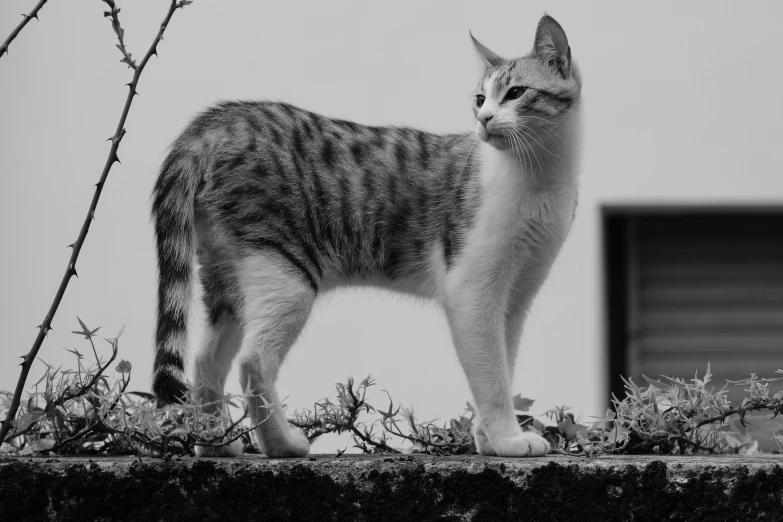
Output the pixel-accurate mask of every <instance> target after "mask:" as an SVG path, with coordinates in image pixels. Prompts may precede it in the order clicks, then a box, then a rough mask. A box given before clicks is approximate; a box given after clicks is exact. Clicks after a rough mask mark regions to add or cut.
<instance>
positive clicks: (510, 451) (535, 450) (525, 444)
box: [476, 431, 550, 457]
mask: <svg viewBox="0 0 783 522" xmlns="http://www.w3.org/2000/svg"><path fill="white" fill-rule="evenodd" d="M479 433H482V432H481V431H477V434H479ZM483 439H484V440H483V441H482V442H485V443H486V445H485V446H480V445H479V444H480V440H481V439H480V437H476V448H477V449H478V451H479V453H481V454H482V455H496V456H498V457H541V456H542V455H546V454H547V453H548V452H549V448H550V446H549V441H547V440H546V439H545V438H544V437H542V436H541V435H538V434H537V433H532V432H530V431H526V432H524V433H522V434H520V435H516V436H514V437H508V438H506V439H500V440H496V441H495V443H494V444H490V443H489V439H488V438H487V437H486V435H484V437H483ZM485 451H486V452H485Z"/></svg>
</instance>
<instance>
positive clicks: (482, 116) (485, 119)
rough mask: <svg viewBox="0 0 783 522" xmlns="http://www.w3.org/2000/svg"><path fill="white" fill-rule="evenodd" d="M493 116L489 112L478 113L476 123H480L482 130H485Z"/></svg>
mask: <svg viewBox="0 0 783 522" xmlns="http://www.w3.org/2000/svg"><path fill="white" fill-rule="evenodd" d="M493 116H494V114H492V113H491V112H484V113H481V112H480V113H479V114H478V116H477V118H478V121H479V122H480V123H481V125H483V126H484V128H486V127H487V124H488V123H489V120H491V119H492V117H493Z"/></svg>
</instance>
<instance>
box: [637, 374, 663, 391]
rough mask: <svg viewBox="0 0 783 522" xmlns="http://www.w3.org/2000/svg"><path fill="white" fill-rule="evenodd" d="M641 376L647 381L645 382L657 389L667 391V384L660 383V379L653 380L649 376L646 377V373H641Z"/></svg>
mask: <svg viewBox="0 0 783 522" xmlns="http://www.w3.org/2000/svg"><path fill="white" fill-rule="evenodd" d="M642 377H644V380H645V381H647V384H649V385H650V386H652V387H653V388H658V389H659V390H664V391H668V390H669V388H670V386H669V385H667V384H665V383H662V382H661V381H654V380H652V379H650V378H649V377H647V376H646V375H642Z"/></svg>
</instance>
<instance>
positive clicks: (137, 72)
mask: <svg viewBox="0 0 783 522" xmlns="http://www.w3.org/2000/svg"><path fill="white" fill-rule="evenodd" d="M103 1H104V2H105V3H106V4H107V5H108V6H109V8H110V9H111V11H108V12H106V13H104V14H105V15H106V16H107V17H108V18H110V19H111V22H112V29H113V30H114V32H115V34H116V35H117V38H118V39H119V41H120V44H119V45H118V46H117V47H118V48H119V49H120V51H121V52H122V53H123V60H122V61H123V62H124V63H127V64H128V65H129V66H130V67H131V68H132V69H133V80H131V82H130V83H129V84H128V87H129V90H128V96H127V98H126V100H125V106H124V108H123V110H122V115H121V116H120V121H119V122H118V124H117V129H116V130H115V132H114V135H113V136H112V137H111V138H109V140H108V141H111V148H110V149H109V156H108V158H107V159H106V163H105V165H104V167H103V172H102V173H101V176H100V179H99V180H98V183H96V184H95V192H94V194H93V197H92V201H91V202H90V208H89V209H88V210H87V216H86V217H85V219H84V223H83V224H82V227H81V230H80V231H79V236H78V238H77V239H76V241H74V242H73V243H72V244H71V245H69V247H71V248H72V251H71V257H70V259H69V260H68V265H67V268H66V269H65V274H64V275H63V278H62V280H61V281H60V286H59V287H58V289H57V293H56V294H55V297H54V301H53V302H52V304H51V306H50V307H49V311H48V313H47V314H46V316H45V317H44V319H43V321H41V324H40V325H39V326H38V335H37V336H36V338H35V342H34V343H33V346H32V348H31V349H30V351H29V352H28V353H27V354H26V355H24V356H22V363H21V366H22V371H21V373H20V375H19V380H18V382H17V385H16V390H15V391H14V395H13V397H12V398H11V402H10V405H9V408H8V411H7V414H6V416H5V420H4V421H3V424H2V426H0V441H2V440H4V439H5V437H6V435H7V434H8V432H9V431H10V430H11V427H12V421H13V419H14V418H15V416H16V413H17V410H18V408H19V404H20V401H21V397H22V392H23V390H24V385H25V382H26V381H27V376H28V374H29V373H30V367H31V366H32V364H33V361H34V360H35V358H36V356H37V355H38V350H39V349H40V348H41V345H42V344H43V341H44V339H45V338H46V336H47V334H48V333H49V330H51V329H52V326H51V325H52V320H53V319H54V316H55V314H56V313H57V309H58V308H59V306H60V302H61V301H62V298H63V295H65V290H66V288H68V283H69V282H70V280H71V277H73V276H75V275H77V274H76V261H77V260H78V259H79V253H80V252H81V250H82V246H83V245H84V240H85V238H86V237H87V233H88V232H89V230H90V225H91V224H92V221H93V219H95V209H96V208H97V207H98V200H99V199H100V197H101V192H102V191H103V187H104V185H105V184H106V178H107V177H108V176H109V171H110V170H111V167H112V165H114V163H115V162H117V163H119V161H120V159H119V157H118V156H117V149H118V148H119V146H120V142H121V141H122V138H123V136H125V132H126V131H125V120H126V119H127V118H128V112H129V111H130V107H131V104H132V103H133V98H134V96H136V95H137V94H138V92H137V91H136V87H137V86H138V84H139V78H140V77H141V73H142V72H143V71H144V67H145V66H146V65H147V62H148V61H149V59H150V58H151V57H152V55H153V54H154V55H157V52H158V44H159V43H160V41H161V40H162V39H163V33H164V31H165V30H166V27H167V26H168V24H169V21H170V20H171V17H172V15H173V14H174V11H176V10H177V9H180V8H182V7H184V6H186V5H188V4H190V3H192V1H190V0H179V1H177V0H171V3H170V5H169V9H168V12H167V13H166V16H165V18H164V19H163V23H161V25H160V29H159V30H158V33H157V35H156V36H155V39H154V40H153V41H152V45H150V47H149V49H148V50H147V53H146V54H145V55H144V58H143V59H142V61H141V62H140V63H139V64H138V65H137V64H136V63H135V62H134V61H133V60H132V59H131V55H130V53H129V52H128V51H127V49H126V48H125V43H124V35H125V31H124V30H123V29H122V27H121V25H120V22H119V18H118V15H119V11H120V10H119V9H118V8H117V7H116V5H115V2H114V0H103ZM43 3H44V2H41V3H40V4H39V6H36V8H37V9H40V6H42V5H43ZM34 13H35V14H37V11H35V10H34ZM0 55H2V53H0Z"/></svg>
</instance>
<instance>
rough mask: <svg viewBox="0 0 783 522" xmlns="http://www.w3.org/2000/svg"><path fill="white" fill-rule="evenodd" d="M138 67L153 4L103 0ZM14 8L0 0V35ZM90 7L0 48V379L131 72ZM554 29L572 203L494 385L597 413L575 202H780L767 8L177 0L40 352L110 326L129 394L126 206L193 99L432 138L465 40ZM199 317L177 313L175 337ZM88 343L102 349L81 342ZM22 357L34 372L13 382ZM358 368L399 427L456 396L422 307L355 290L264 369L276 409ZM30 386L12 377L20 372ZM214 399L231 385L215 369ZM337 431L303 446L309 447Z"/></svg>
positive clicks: (91, 176) (447, 112) (67, 9)
mask: <svg viewBox="0 0 783 522" xmlns="http://www.w3.org/2000/svg"><path fill="white" fill-rule="evenodd" d="M117 3H118V5H119V6H120V7H121V8H122V12H121V13H120V17H121V21H122V24H123V27H124V28H125V39H126V43H127V46H128V48H129V50H130V52H131V53H132V54H133V56H134V58H136V59H137V60H140V59H141V57H142V56H143V55H144V53H145V52H146V50H147V47H148V46H149V44H150V43H151V41H152V39H153V37H154V35H155V33H156V32H157V29H158V26H159V23H160V21H161V20H162V19H163V16H164V15H165V12H166V9H167V6H168V2H165V1H163V0H157V1H153V0H134V1H133V2H130V1H125V2H123V1H122V0H119V1H118V2H117ZM34 4H35V2H34V1H33V0H3V2H2V3H1V4H0V38H4V37H5V35H7V34H8V33H9V32H10V31H11V30H12V28H13V27H14V26H15V25H16V24H17V23H18V20H19V13H22V12H28V11H29V10H30V9H31V8H32V6H33V5H34ZM104 7H105V5H104V4H103V3H101V2H99V1H98V0H70V1H68V2H65V1H61V0H50V2H48V3H47V4H46V5H45V6H44V8H43V10H42V12H41V15H40V21H32V22H31V23H30V24H28V26H27V27H26V28H25V29H24V31H23V32H22V33H21V34H20V35H19V37H17V39H16V40H15V41H14V42H13V43H12V44H11V47H10V53H9V54H8V55H6V56H3V57H2V58H0V389H8V390H12V389H13V388H14V387H15V384H16V379H17V376H18V367H17V366H16V364H17V363H18V361H19V359H18V357H19V356H20V355H22V354H24V353H26V352H27V351H28V350H29V349H30V346H32V343H33V341H34V339H35V335H36V330H35V328H34V327H35V325H37V324H39V323H40V322H41V319H42V318H43V317H44V315H45V314H46V311H47V310H48V307H49V305H50V303H51V300H52V298H53V297H54V294H55V291H56V289H57V285H58V284H59V281H60V279H61V277H62V274H63V272H64V270H65V268H66V263H67V260H68V256H69V254H70V250H68V249H67V248H66V245H68V244H70V243H72V242H73V241H74V240H75V239H76V236H77V234H78V231H79V228H80V226H81V224H82V221H83V219H84V216H85V214H86V211H87V208H88V206H89V202H90V199H91V197H92V193H93V192H92V191H93V184H94V183H95V182H96V181H97V180H98V177H99V175H100V172H101V169H102V167H103V164H104V162H105V160H106V156H107V154H108V151H109V144H108V142H107V141H106V139H107V138H108V137H110V136H111V135H112V134H113V132H114V129H115V127H116V125H117V121H118V119H119V116H120V112H121V110H122V105H123V103H124V100H125V97H126V94H127V87H125V84H126V83H128V82H129V81H130V79H131V77H132V74H131V72H132V71H131V70H129V69H128V68H127V67H126V66H125V65H123V64H121V63H120V62H119V60H120V58H121V55H120V53H119V51H118V50H117V49H116V48H115V46H114V45H115V43H116V39H115V36H114V33H113V32H112V30H111V27H110V24H109V22H108V21H107V19H105V18H104V16H103V11H104V10H105V9H104ZM544 12H548V13H549V14H550V15H552V16H554V17H555V18H556V19H557V20H558V21H559V22H560V23H561V25H562V26H563V27H564V29H565V31H566V33H567V35H568V38H569V43H570V45H571V48H572V54H573V58H574V60H575V61H576V62H577V63H578V64H579V66H580V68H581V72H582V77H583V81H584V88H583V93H582V94H583V100H584V105H583V113H584V114H583V116H584V126H585V127H584V132H585V139H584V151H583V156H582V169H581V189H580V194H581V195H580V206H579V209H578V212H577V217H576V222H575V225H574V227H573V229H572V232H571V237H570V238H569V239H568V241H567V242H566V245H565V247H564V248H563V251H562V253H561V256H560V258H559V259H558V261H557V262H556V264H555V267H554V268H553V270H552V273H551V276H550V278H549V279H548V280H547V282H546V283H545V285H544V287H543V289H542V291H541V294H540V296H539V298H538V299H537V300H536V302H535V304H534V305H533V310H532V312H531V314H530V316H529V319H528V322H527V327H526V331H525V335H524V336H523V340H522V347H521V349H520V358H519V362H518V366H517V374H516V380H515V392H520V393H522V395H524V396H527V397H531V398H534V399H536V400H537V402H536V405H535V406H534V409H533V412H534V413H536V414H540V413H543V411H544V410H546V409H548V408H550V407H552V406H553V405H556V404H558V405H560V404H565V405H568V406H572V407H573V410H574V411H575V412H576V413H581V414H583V415H584V416H585V418H586V419H587V418H588V417H589V416H591V415H599V414H601V413H602V411H603V409H604V408H605V407H606V405H607V403H608V396H607V389H606V375H605V371H606V370H605V367H606V365H605V357H606V355H605V351H604V345H605V343H604V338H603V335H604V334H603V323H602V321H603V320H604V319H603V317H604V316H603V312H602V306H603V296H602V290H601V288H602V286H601V284H602V279H601V278H602V275H601V266H600V246H599V245H600V236H599V228H598V222H599V209H600V206H601V205H603V204H607V203H645V202H646V203H660V202H667V203H672V202H686V203H693V202H696V203H705V202H706V203H715V202H728V203H742V202H754V203H759V202H760V203H770V204H780V203H783V197H782V196H781V194H783V182H781V179H780V177H779V176H780V173H781V170H780V167H779V159H778V156H779V154H778V150H779V147H780V144H781V143H783V118H781V115H783V101H781V100H783V97H781V96H780V86H781V83H782V82H781V80H783V76H782V74H781V69H780V67H779V66H778V65H777V64H778V62H779V61H780V55H781V51H783V43H781V40H780V38H779V37H778V34H779V21H780V20H781V19H783V3H780V2H774V1H768V2H754V3H752V4H748V3H740V2H728V1H717V2H715V1H710V2H707V1H698V2H687V3H685V2H674V1H659V2H654V3H653V2H647V3H643V4H642V3H636V2H633V3H631V2H620V1H606V2H584V1H548V2H547V1H527V2H517V1H515V2H511V1H481V2H478V1H476V2H468V1H462V2H459V1H445V0H440V1H432V2H419V1H409V0H402V1H396V2H384V3H376V2H361V1H333V2H317V1H301V2H267V1H257V2H247V1H244V2H242V1H239V0H222V1H220V2H217V1H208V0H196V1H195V2H194V3H193V4H191V5H189V6H187V7H186V8H185V9H183V10H178V11H177V12H176V13H175V14H174V17H173V19H172V21H171V23H170V25H169V28H168V29H167V31H166V33H165V37H164V41H163V42H162V43H161V44H160V45H159V47H158V50H159V57H158V58H153V59H152V60H151V61H150V63H149V64H148V66H147V68H146V69H145V71H144V73H143V76H142V78H141V82H140V84H139V89H138V90H139V93H140V96H139V97H137V98H136V99H135V100H134V104H133V106H132V108H131V112H130V116H129V118H128V121H127V124H126V128H127V131H128V133H127V135H126V136H125V138H124V140H123V142H122V145H121V146H120V149H119V157H120V159H121V161H122V164H121V165H115V166H114V168H113V169H112V171H111V173H110V175H109V179H108V182H107V184H106V187H105V190H104V194H103V196H102V198H101V201H100V203H99V206H98V210H97V213H96V220H95V222H94V224H93V226H92V228H91V231H90V234H89V236H88V237H87V241H86V243H85V246H84V248H83V250H82V253H81V257H80V259H79V262H78V265H77V270H78V272H79V278H78V279H74V280H72V281H71V284H70V286H69V288H68V290H67V293H66V296H65V298H64V300H63V302H62V305H61V306H60V309H59V311H58V313H57V316H56V318H55V320H54V322H53V327H54V331H53V332H51V333H50V335H49V336H48V338H47V339H46V341H45V342H44V345H43V347H42V349H41V352H40V357H41V358H42V359H43V360H45V361H46V362H48V363H50V364H54V365H59V364H73V356H72V355H71V354H69V353H68V352H67V351H66V350H65V348H69V349H73V348H77V349H79V350H80V351H82V352H85V351H87V350H89V347H88V346H87V345H85V342H84V341H83V340H81V341H80V340H79V338H78V337H77V336H75V335H73V334H71V333H70V332H71V331H72V330H76V329H78V322H77V319H76V318H77V316H78V317H80V318H81V319H82V320H84V321H85V323H86V324H87V325H88V326H90V327H91V328H96V327H98V326H100V327H101V330H100V333H101V334H104V335H106V336H114V335H115V334H116V333H117V332H118V331H119V330H120V329H121V328H122V327H123V326H124V327H125V333H124V335H123V336H122V338H121V340H120V357H122V358H124V359H127V360H128V361H130V362H131V363H132V364H133V367H134V371H133V383H132V385H131V388H132V389H141V390H147V389H148V388H149V382H150V379H149V375H150V371H151V365H152V356H153V344H152V337H153V325H154V309H155V288H156V272H155V259H154V247H153V241H152V228H151V225H150V222H149V195H150V192H151V189H152V185H153V183H154V180H155V177H156V175H157V171H158V168H159V166H160V163H161V161H162V160H163V158H164V156H165V153H166V148H167V146H168V145H169V144H170V143H171V142H172V140H173V139H174V138H175V137H176V136H177V134H178V133H179V132H181V130H182V129H183V127H184V126H185V125H186V123H187V122H188V121H189V119H190V118H192V117H193V116H194V115H195V114H196V113H198V112H199V111H200V110H201V109H203V108H204V107H207V106H209V105H210V104H212V103H214V102H216V101H218V100H226V99H274V100H284V101H287V102H290V103H293V104H296V105H299V106H302V107H304V108H307V109H310V110H313V111H316V112H319V113H321V114H324V115H326V116H332V117H339V118H342V119H349V120H354V121H357V122H360V123H366V124H373V125H386V124H404V125H409V126H413V127H418V128H421V129H425V130H428V131H432V132H444V133H445V132H460V131H467V130H470V129H472V128H473V119H472V112H471V110H470V102H471V93H472V90H473V88H474V86H475V83H476V81H477V80H478V77H479V74H480V64H479V61H478V59H477V58H476V56H475V54H474V52H473V49H472V46H471V43H470V39H469V36H468V31H469V30H471V31H473V34H474V35H475V36H476V37H477V38H478V39H479V40H481V41H482V43H484V44H485V45H486V46H488V47H489V48H490V49H492V50H493V51H495V52H496V53H498V54H500V55H503V56H507V57H512V56H520V55H522V54H525V53H527V52H528V51H529V49H530V48H531V46H532V43H533V35H534V33H535V27H536V24H537V22H538V19H539V18H540V16H541V15H542V14H543V13H544ZM202 323H203V314H202V312H201V310H200V308H199V307H198V306H195V307H194V309H193V313H192V320H191V325H190V326H191V331H192V332H191V345H192V346H196V345H198V341H199V338H200V335H201V334H200V330H201V326H202ZM103 350H104V351H103V353H104V354H108V345H107V344H104V345H103ZM42 368H43V366H42V365H41V364H40V363H37V365H36V366H34V368H33V372H32V376H33V377H34V378H35V380H37V376H39V375H40V374H41V371H42ZM368 374H371V375H372V376H373V377H375V379H376V381H377V383H378V386H377V389H376V392H375V394H374V395H373V397H375V399H376V401H377V402H378V403H380V405H381V406H385V405H386V404H385V401H386V398H385V397H386V395H385V394H384V393H382V392H381V391H380V390H387V391H388V392H389V394H390V395H391V396H392V397H393V398H394V400H395V402H399V403H402V404H403V405H406V406H413V407H414V409H415V411H416V413H417V415H418V416H419V417H420V418H421V419H422V420H429V419H433V418H441V419H447V418H449V417H451V416H454V415H458V414H459V413H460V412H461V411H462V409H463V408H464V405H465V401H466V400H467V399H469V393H468V388H467V385H466V382H465V379H464V376H463V374H462V371H461V369H460V367H459V364H458V363H457V360H456V356H455V354H454V351H453V348H452V347H451V340H450V336H449V333H448V329H447V326H446V322H445V319H444V317H443V314H442V312H440V311H439V310H438V308H437V307H435V306H433V305H427V304H425V303H422V302H418V301H414V300H411V299H409V298H403V297H400V296H396V295H393V294H389V293H384V292H380V291H374V290H367V289H362V290H356V289H351V290H345V291H341V292H339V293H337V294H334V295H331V296H329V297H327V298H326V299H324V300H323V301H320V302H318V303H317V305H316V309H315V311H314V313H313V315H312V316H311V319H310V321H309V322H308V325H307V326H306V329H305V331H304V333H303V335H302V337H301V338H300V340H299V342H298V343H297V345H296V346H295V347H294V349H293V350H292V352H291V354H290V356H289V358H288V360H287V362H286V365H285V366H284V368H283V371H282V373H281V376H280V379H279V390H280V394H281V396H283V397H287V399H286V403H287V404H288V405H289V408H290V409H294V408H302V407H308V406H310V405H312V403H313V402H314V401H316V400H318V399H320V398H322V397H325V396H329V395H332V394H333V389H334V383H335V382H337V381H342V380H344V379H345V378H346V377H347V376H349V375H352V376H354V377H355V378H357V379H362V378H364V377H365V376H367V375H368ZM33 382H34V381H33ZM228 389H229V391H233V392H238V391H239V389H238V385H237V383H236V372H234V373H232V376H230V377H229V386H228ZM349 444H350V443H349V442H347V441H346V440H345V439H344V438H343V439H340V440H334V439H329V440H325V441H321V442H318V443H317V445H316V446H314V448H313V451H321V452H330V451H331V452H333V451H334V450H335V449H336V448H337V447H340V448H342V447H344V446H346V445H349Z"/></svg>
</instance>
